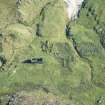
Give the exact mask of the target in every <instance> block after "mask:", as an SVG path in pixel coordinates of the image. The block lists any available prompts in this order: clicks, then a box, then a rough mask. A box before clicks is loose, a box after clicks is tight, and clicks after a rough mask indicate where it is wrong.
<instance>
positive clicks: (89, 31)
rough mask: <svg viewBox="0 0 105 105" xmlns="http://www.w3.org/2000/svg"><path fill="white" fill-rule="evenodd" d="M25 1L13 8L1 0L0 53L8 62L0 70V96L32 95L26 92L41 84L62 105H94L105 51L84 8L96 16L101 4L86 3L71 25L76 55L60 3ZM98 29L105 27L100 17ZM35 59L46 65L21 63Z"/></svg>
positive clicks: (102, 89)
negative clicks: (23, 91)
mask: <svg viewBox="0 0 105 105" xmlns="http://www.w3.org/2000/svg"><path fill="white" fill-rule="evenodd" d="M26 1H27V0H24V1H23V2H22V4H21V5H20V6H19V8H16V5H15V2H14V1H13V0H9V2H8V3H7V1H6V0H0V5H1V7H0V11H2V13H1V14H0V30H1V32H3V38H2V47H3V49H2V50H1V53H2V54H3V55H4V56H5V57H6V59H7V63H6V64H5V66H4V67H3V68H4V70H2V69H1V70H2V71H1V72H0V95H2V94H7V93H12V92H16V91H17V90H19V91H22V90H26V93H25V94H30V93H28V91H29V90H31V91H35V89H36V87H37V86H39V85H41V86H44V87H47V88H48V89H49V90H50V95H49V96H51V97H55V96H52V95H51V94H55V95H57V96H58V97H60V98H61V100H62V98H63V101H61V102H62V104H61V105H66V104H65V101H66V102H69V101H70V102H69V103H72V104H74V105H81V104H83V105H97V104H96V97H99V96H104V95H105V64H104V59H105V49H104V48H103V46H102V45H101V43H100V35H98V34H97V33H96V32H95V31H94V29H93V28H94V26H96V25H97V21H96V20H95V19H94V16H92V14H91V12H89V11H88V9H89V8H90V7H91V6H93V9H95V13H96V14H97V15H98V16H100V11H101V9H103V8H104V4H105V3H104V1H103V0H93V1H91V0H88V4H87V7H86V8H82V9H81V14H80V17H79V18H78V19H77V20H76V22H71V23H70V25H71V31H72V33H73V38H74V39H75V41H76V44H77V50H78V52H79V53H80V55H79V54H78V52H77V51H76V50H75V49H74V47H73V42H72V40H71V39H70V40H69V39H67V38H66V35H65V25H66V22H67V19H66V10H65V6H64V3H63V1H61V0H58V1H54V0H50V1H48V0H41V1H39V0H31V1H27V2H26ZM49 2H50V3H49ZM47 3H49V4H47ZM2 7H3V8H5V9H3V8H2ZM100 7H101V8H100ZM8 8H9V9H8ZM13 8H14V9H13ZM42 8H44V10H43V11H42V14H40V12H41V10H42ZM88 12H89V16H87V13H88ZM7 14H8V15H7ZM7 16H8V19H7ZM43 16H44V17H43ZM4 17H5V18H4ZM43 18H44V19H43ZM98 18H99V17H98ZM7 24H9V25H7ZM37 24H40V26H41V32H42V36H41V37H38V36H37V35H36V31H37V26H36V25H37ZM99 25H101V26H102V27H104V14H102V15H101V16H100V24H99ZM5 26H6V27H5ZM4 27H5V28H4ZM46 41H48V43H47V47H46V46H45V45H44V49H45V50H44V51H43V50H42V48H41V46H42V44H43V43H44V44H46ZM52 45H53V46H52ZM51 46H52V47H51ZM50 50H51V51H50ZM35 57H42V58H43V62H44V63H43V64H24V63H22V61H24V60H26V59H31V58H35ZM39 90H40V89H39ZM43 94H44V96H46V94H45V93H43V92H42V91H41V92H39V93H37V96H39V95H41V96H43ZM39 100H41V99H40V98H39ZM39 105H40V104H39ZM101 105H104V104H103V103H102V104H101Z"/></svg>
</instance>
